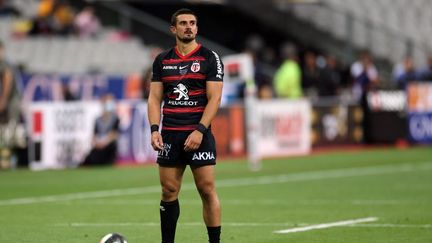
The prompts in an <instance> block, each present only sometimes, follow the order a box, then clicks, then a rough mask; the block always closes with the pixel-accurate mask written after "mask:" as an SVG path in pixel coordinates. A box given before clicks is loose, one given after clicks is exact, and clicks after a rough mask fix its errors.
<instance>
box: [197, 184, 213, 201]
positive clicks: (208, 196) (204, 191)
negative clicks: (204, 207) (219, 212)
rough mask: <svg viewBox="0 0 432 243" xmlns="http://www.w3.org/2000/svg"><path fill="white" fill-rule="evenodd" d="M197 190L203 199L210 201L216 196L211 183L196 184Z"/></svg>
mask: <svg viewBox="0 0 432 243" xmlns="http://www.w3.org/2000/svg"><path fill="white" fill-rule="evenodd" d="M197 189H198V192H199V194H200V196H201V198H202V199H203V200H204V201H211V200H212V199H213V198H214V197H215V196H216V190H215V186H214V184H213V183H203V184H200V185H198V186H197Z"/></svg>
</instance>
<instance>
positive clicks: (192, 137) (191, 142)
mask: <svg viewBox="0 0 432 243" xmlns="http://www.w3.org/2000/svg"><path fill="white" fill-rule="evenodd" d="M202 139H203V134H202V133H201V132H199V131H197V130H195V131H193V132H192V133H191V134H189V136H188V137H187V139H186V141H185V143H184V150H185V151H186V152H189V151H194V150H197V149H198V148H199V146H200V145H201V142H202Z"/></svg>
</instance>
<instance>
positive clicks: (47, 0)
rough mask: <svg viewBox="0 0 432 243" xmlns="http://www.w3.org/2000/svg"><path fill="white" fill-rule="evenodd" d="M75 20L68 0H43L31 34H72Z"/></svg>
mask: <svg viewBox="0 0 432 243" xmlns="http://www.w3.org/2000/svg"><path fill="white" fill-rule="evenodd" d="M73 18H74V13H73V11H72V8H71V7H70V6H69V4H68V2H67V0H41V1H40V3H39V6H38V12H37V15H36V18H35V20H34V22H33V27H32V30H31V31H30V34H36V35H37V34H59V35H67V34H70V33H71V31H72V27H73Z"/></svg>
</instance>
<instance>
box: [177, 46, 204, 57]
mask: <svg viewBox="0 0 432 243" xmlns="http://www.w3.org/2000/svg"><path fill="white" fill-rule="evenodd" d="M200 48H201V44H198V45H197V47H195V49H193V50H192V51H191V52H189V53H188V54H187V55H185V56H183V55H182V54H181V53H180V52H179V51H178V49H177V46H175V48H174V49H175V52H176V54H177V56H178V57H180V59H186V58H189V57H190V56H192V55H193V54H194V53H195V52H197V51H198V50H199V49H200Z"/></svg>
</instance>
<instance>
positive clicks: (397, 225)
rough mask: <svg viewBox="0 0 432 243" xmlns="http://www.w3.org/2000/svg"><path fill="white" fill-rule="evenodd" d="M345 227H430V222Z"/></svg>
mask: <svg viewBox="0 0 432 243" xmlns="http://www.w3.org/2000/svg"><path fill="white" fill-rule="evenodd" d="M347 227H365V228H425V229H427V228H432V224H353V225H347Z"/></svg>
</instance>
